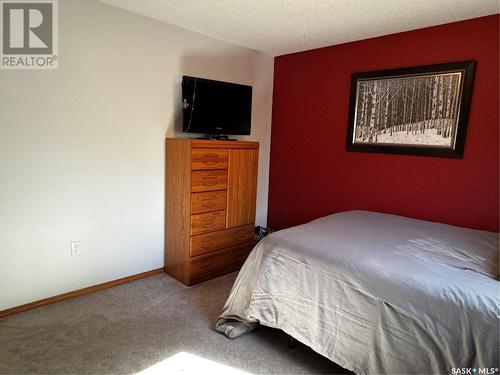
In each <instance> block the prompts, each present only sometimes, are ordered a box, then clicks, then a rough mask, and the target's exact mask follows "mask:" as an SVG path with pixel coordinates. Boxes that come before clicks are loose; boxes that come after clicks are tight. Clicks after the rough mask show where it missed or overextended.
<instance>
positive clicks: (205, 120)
mask: <svg viewBox="0 0 500 375" xmlns="http://www.w3.org/2000/svg"><path fill="white" fill-rule="evenodd" d="M182 104H183V107H182V108H183V111H182V131H183V132H187V133H201V134H205V135H209V136H210V137H214V138H224V137H223V135H227V134H234V135H249V134H250V122H251V116H252V86H247V85H240V84H236V83H229V82H221V81H213V80H210V79H204V78H197V77H189V76H183V77H182Z"/></svg>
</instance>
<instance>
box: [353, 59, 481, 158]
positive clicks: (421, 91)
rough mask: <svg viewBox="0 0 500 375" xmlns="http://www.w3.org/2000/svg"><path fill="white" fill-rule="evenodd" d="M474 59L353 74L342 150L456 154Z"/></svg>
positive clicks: (465, 117)
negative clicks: (345, 135) (347, 120)
mask: <svg viewBox="0 0 500 375" xmlns="http://www.w3.org/2000/svg"><path fill="white" fill-rule="evenodd" d="M474 70H475V62H474V61H462V62H457V63H448V64H438V65H427V66H419V67H412V68H402V69H391V70H381V71H375V72H367V73H353V74H352V78H351V96H350V105H349V124H348V129H347V144H346V149H347V150H348V151H364V152H384V153H397V154H412V155H430V156H445V157H456V158H459V157H462V155H463V150H464V144H465V133H466V128H467V120H468V115H469V108H470V101H471V94H472V85H473V81H474Z"/></svg>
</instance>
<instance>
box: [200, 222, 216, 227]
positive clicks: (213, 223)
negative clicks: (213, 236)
mask: <svg viewBox="0 0 500 375" xmlns="http://www.w3.org/2000/svg"><path fill="white" fill-rule="evenodd" d="M215 225H217V223H215V222H210V223H207V222H205V223H202V224H201V227H202V228H206V229H209V228H212V227H213V226H215Z"/></svg>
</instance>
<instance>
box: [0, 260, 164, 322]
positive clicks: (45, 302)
mask: <svg viewBox="0 0 500 375" xmlns="http://www.w3.org/2000/svg"><path fill="white" fill-rule="evenodd" d="M162 272H163V268H157V269H154V270H151V271H147V272H142V273H138V274H137V275H132V276H127V277H122V278H121V279H116V280H111V281H108V282H105V283H102V284H97V285H93V286H89V287H86V288H82V289H78V290H74V291H72V292H68V293H64V294H59V295H57V296H53V297H49V298H44V299H41V300H38V301H34V302H30V303H26V304H24V305H20V306H16V307H11V308H10V309H7V310H1V311H0V318H3V317H5V316H7V315H12V314H18V313H20V312H24V311H28V310H32V309H35V308H37V307H41V306H45V305H49V304H51V303H56V302H59V301H63V300H65V299H69V298H74V297H79V296H83V295H84V294H89V293H93V292H97V291H98V290H103V289H107V288H111V287H114V286H117V285H121V284H125V283H128V282H131V281H135V280H140V279H144V278H146V277H149V276H153V275H158V274H160V273H162Z"/></svg>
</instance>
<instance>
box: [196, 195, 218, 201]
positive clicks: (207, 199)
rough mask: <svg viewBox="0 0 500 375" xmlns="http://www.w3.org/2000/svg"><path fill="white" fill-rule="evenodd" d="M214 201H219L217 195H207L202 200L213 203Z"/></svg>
mask: <svg viewBox="0 0 500 375" xmlns="http://www.w3.org/2000/svg"><path fill="white" fill-rule="evenodd" d="M214 199H217V195H215V194H212V195H205V196H203V197H202V198H201V199H200V200H201V201H203V202H206V201H213V200H214Z"/></svg>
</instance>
